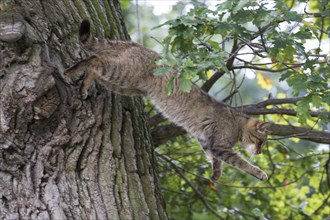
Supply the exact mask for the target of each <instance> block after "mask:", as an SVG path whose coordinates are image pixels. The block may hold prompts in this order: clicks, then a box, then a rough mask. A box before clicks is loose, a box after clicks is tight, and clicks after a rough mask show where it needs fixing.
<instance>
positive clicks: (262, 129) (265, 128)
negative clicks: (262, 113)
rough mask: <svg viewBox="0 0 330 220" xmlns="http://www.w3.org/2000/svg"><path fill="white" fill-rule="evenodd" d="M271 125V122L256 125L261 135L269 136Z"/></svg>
mask: <svg viewBox="0 0 330 220" xmlns="http://www.w3.org/2000/svg"><path fill="white" fill-rule="evenodd" d="M269 128H270V123H269V122H258V123H256V129H257V132H259V133H261V134H269V133H270V130H269Z"/></svg>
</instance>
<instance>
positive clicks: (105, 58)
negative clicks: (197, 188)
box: [66, 20, 270, 181]
mask: <svg viewBox="0 0 330 220" xmlns="http://www.w3.org/2000/svg"><path fill="white" fill-rule="evenodd" d="M79 39H80V41H81V42H82V43H83V44H84V47H85V49H86V50H87V51H88V52H89V53H90V57H89V58H88V59H86V60H83V61H81V62H79V63H77V64H76V65H74V66H73V67H71V68H69V69H68V70H67V71H66V75H67V76H68V77H73V76H77V75H80V76H82V75H84V80H83V84H82V88H81V94H82V96H83V98H84V99H85V98H87V96H88V88H89V87H90V85H91V83H92V82H93V81H94V80H96V81H97V82H98V83H99V84H101V85H103V86H104V87H105V88H107V89H109V90H111V91H113V92H116V93H119V94H122V95H129V96H132V95H141V96H145V97H147V98H149V99H150V100H151V102H152V103H153V104H154V105H155V106H156V107H157V109H158V110H159V111H160V112H162V114H163V115H164V116H165V117H167V118H168V119H170V120H171V121H172V122H174V123H175V124H177V125H178V126H181V127H183V128H184V129H185V130H187V131H188V132H190V133H191V134H193V135H194V136H195V137H197V138H198V140H199V142H200V144H201V145H202V147H203V150H204V151H205V153H206V155H207V156H208V157H209V158H210V160H211V161H212V164H213V174H212V177H211V180H212V181H216V180H218V179H219V178H220V176H221V173H222V161H224V162H226V163H228V164H230V165H232V166H234V167H236V168H239V169H241V170H242V171H244V172H246V173H249V174H251V175H252V176H254V177H256V178H258V179H259V180H267V179H268V176H267V174H266V173H265V172H264V171H262V170H261V169H260V168H258V167H256V166H254V165H252V164H250V163H249V162H248V161H246V160H245V159H243V158H242V157H241V156H240V155H239V154H238V153H236V152H235V151H234V150H233V147H234V145H235V144H236V143H237V142H238V141H241V142H242V143H243V145H244V146H245V147H246V149H247V150H248V151H249V152H250V153H252V154H260V153H261V151H262V146H263V144H264V143H265V142H266V140H267V134H268V129H269V127H270V124H269V123H268V122H259V121H257V120H255V119H251V118H249V116H247V115H245V114H243V113H241V112H238V111H236V110H234V109H232V108H231V107H230V106H228V105H226V104H225V103H221V102H217V101H215V100H214V99H213V98H211V97H210V96H209V95H208V94H207V93H205V92H203V91H202V90H201V89H200V88H198V87H197V86H195V85H193V86H192V89H191V91H190V92H183V91H181V90H180V79H179V78H176V77H174V78H175V79H174V86H173V90H172V92H171V94H170V95H168V94H167V93H166V91H165V88H166V85H167V83H168V81H169V80H170V79H171V76H173V74H176V71H175V70H174V69H172V70H171V71H169V72H168V73H167V74H165V75H163V76H161V77H156V76H154V74H153V73H154V71H155V70H156V69H157V65H156V64H155V61H157V60H158V59H160V56H159V55H158V54H157V53H156V52H154V51H152V50H149V49H147V48H145V47H143V46H141V45H139V44H137V43H133V42H130V41H114V40H109V39H97V38H94V37H92V36H91V34H90V22H89V21H88V20H84V21H82V23H81V25H80V30H79Z"/></svg>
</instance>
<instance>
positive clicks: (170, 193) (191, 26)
mask: <svg viewBox="0 0 330 220" xmlns="http://www.w3.org/2000/svg"><path fill="white" fill-rule="evenodd" d="M206 2H207V1H206ZM186 6H189V8H191V9H190V11H189V12H188V13H183V14H184V15H181V16H176V15H173V11H175V10H173V11H172V12H171V13H172V17H173V16H175V18H174V19H171V20H168V21H167V22H165V23H163V24H161V25H159V24H158V26H157V27H156V28H155V30H159V28H164V27H168V28H169V31H168V35H167V36H166V37H165V38H164V40H163V47H164V48H163V56H164V59H163V60H161V61H160V64H161V66H162V67H161V68H159V69H158V70H157V71H156V73H155V75H162V74H164V73H166V72H167V71H168V68H169V66H170V67H171V68H176V69H177V70H178V72H179V74H178V76H177V77H180V78H181V79H182V85H181V89H182V90H184V91H189V89H190V86H191V81H193V82H195V83H197V84H198V85H200V86H201V85H205V84H207V83H209V82H212V80H213V78H214V77H215V76H217V75H219V77H221V78H220V80H216V81H214V82H212V85H213V87H212V89H210V90H209V89H207V90H209V93H210V94H211V95H213V96H214V97H215V98H216V99H219V100H225V101H227V102H228V103H229V104H231V105H233V106H240V105H243V104H246V103H256V102H258V101H260V100H266V101H267V100H270V101H271V99H290V98H294V97H298V98H299V99H297V100H298V101H294V102H287V103H286V102H283V103H280V104H270V105H267V106H265V109H268V110H269V109H274V113H272V114H261V115H260V116H259V117H260V119H264V120H268V121H271V122H274V123H277V124H282V125H292V126H304V127H309V128H312V129H314V130H318V131H322V130H325V129H326V125H327V124H328V123H329V120H330V117H329V109H330V107H329V106H330V91H329V74H330V68H329V66H330V61H329V60H330V57H329V34H330V19H329V17H330V14H329V8H330V2H329V1H328V0H320V1H316V0H311V1H307V2H306V1H305V0H303V1H302V0H296V1H295V0H290V1H289V0H287V1H285V0H280V1H262V0H260V1H257V0H254V1H250V0H240V1H238V0H227V1H221V2H220V3H219V4H217V5H213V6H210V5H207V4H204V3H200V2H199V1H192V2H189V5H185V4H184V3H178V4H177V5H176V6H174V7H173V8H175V9H178V10H180V11H184V8H185V7H186ZM157 19H159V17H157ZM152 22H153V21H152ZM222 72H223V73H224V74H218V73H222ZM218 79H219V78H218ZM172 86H173V85H172V84H171V82H170V83H169V85H168V86H167V88H166V89H167V92H168V93H170V91H171V89H172ZM269 96H270V98H269ZM243 101H244V103H243ZM277 110H292V111H293V112H294V113H296V115H295V114H286V113H283V114H282V113H277ZM290 137H291V138H290ZM299 137H300V136H299V135H297V136H284V137H279V138H278V137H275V136H274V137H271V140H270V141H268V144H267V146H266V147H265V149H264V150H263V154H262V155H258V156H256V157H254V158H250V160H252V162H253V163H254V164H258V166H260V167H261V168H263V169H264V170H265V171H266V172H267V173H268V174H269V176H270V178H269V180H268V181H267V182H260V181H257V180H256V179H254V178H253V177H251V176H249V175H248V174H245V173H243V172H240V171H238V170H236V169H234V168H231V167H229V166H227V165H226V164H225V165H224V170H223V176H222V177H221V179H220V180H219V181H218V182H217V185H216V186H215V190H214V189H213V188H211V187H209V186H208V178H209V177H210V176H211V166H210V164H209V163H208V162H207V160H206V157H205V155H204V153H203V152H202V150H201V147H200V145H199V143H198V141H197V140H196V139H194V138H192V137H191V136H189V135H188V136H181V137H178V138H176V139H174V140H172V141H170V142H168V143H167V144H165V145H162V146H160V147H158V148H157V149H156V151H157V155H158V158H159V169H160V177H161V184H162V190H163V194H164V197H165V199H166V203H167V206H166V207H167V211H168V213H169V216H170V218H171V219H203V220H204V219H215V218H220V219H326V218H328V217H329V214H330V208H329V202H330V154H329V150H330V149H329V147H328V146H327V145H318V144H315V143H312V142H309V141H302V140H301V139H299ZM288 138H290V139H288ZM237 151H241V154H243V155H244V156H245V157H246V158H249V157H250V156H249V155H247V154H246V152H245V151H244V150H242V147H241V146H237ZM214 212H216V213H217V215H215V214H214Z"/></svg>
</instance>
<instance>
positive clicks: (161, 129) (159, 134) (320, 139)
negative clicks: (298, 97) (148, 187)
mask: <svg viewBox="0 0 330 220" xmlns="http://www.w3.org/2000/svg"><path fill="white" fill-rule="evenodd" d="M270 131H271V134H272V135H275V136H282V137H285V138H292V137H296V138H300V139H303V140H307V141H312V142H315V143H321V144H330V133H328V132H324V131H315V130H311V129H309V128H302V127H296V126H290V125H278V124H272V126H271V127H270ZM186 133H187V132H186V131H185V130H184V129H182V128H181V127H178V126H176V125H175V124H173V123H172V124H169V125H163V126H158V127H155V128H154V129H152V130H151V135H152V138H153V141H154V144H155V145H156V146H157V145H160V144H163V143H165V142H166V141H168V140H170V139H172V138H175V137H178V136H180V135H183V134H186Z"/></svg>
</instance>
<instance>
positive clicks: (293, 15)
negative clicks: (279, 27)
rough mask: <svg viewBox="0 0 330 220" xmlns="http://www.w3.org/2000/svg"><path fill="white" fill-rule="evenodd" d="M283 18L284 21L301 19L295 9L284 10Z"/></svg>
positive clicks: (299, 20) (298, 20)
mask: <svg viewBox="0 0 330 220" xmlns="http://www.w3.org/2000/svg"><path fill="white" fill-rule="evenodd" d="M284 19H285V20H286V21H297V22H301V21H302V16H301V15H300V14H298V13H297V12H296V11H285V12H284Z"/></svg>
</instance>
